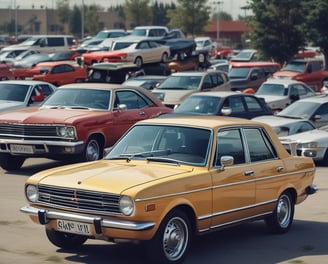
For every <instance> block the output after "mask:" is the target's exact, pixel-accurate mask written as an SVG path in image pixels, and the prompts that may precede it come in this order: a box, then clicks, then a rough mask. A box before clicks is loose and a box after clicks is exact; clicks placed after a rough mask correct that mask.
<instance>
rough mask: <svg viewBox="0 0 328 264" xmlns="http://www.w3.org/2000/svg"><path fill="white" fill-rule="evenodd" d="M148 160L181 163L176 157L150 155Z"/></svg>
mask: <svg viewBox="0 0 328 264" xmlns="http://www.w3.org/2000/svg"><path fill="white" fill-rule="evenodd" d="M147 161H154V162H166V163H174V164H177V165H180V162H179V161H177V160H175V159H170V158H164V157H148V158H147Z"/></svg>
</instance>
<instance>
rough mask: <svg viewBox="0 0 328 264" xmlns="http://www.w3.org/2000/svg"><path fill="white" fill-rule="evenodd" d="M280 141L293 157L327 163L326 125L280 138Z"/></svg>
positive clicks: (327, 137) (327, 129)
mask: <svg viewBox="0 0 328 264" xmlns="http://www.w3.org/2000/svg"><path fill="white" fill-rule="evenodd" d="M280 141H281V143H282V144H283V145H284V147H285V148H286V149H287V150H288V151H289V152H290V153H291V154H293V155H297V156H304V157H311V158H313V160H315V161H324V162H327V161H328V151H327V150H328V125H327V126H322V127H320V128H318V129H314V130H311V131H307V132H304V133H299V134H295V135H291V136H287V137H281V138H280Z"/></svg>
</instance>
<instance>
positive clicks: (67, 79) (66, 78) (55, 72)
mask: <svg viewBox="0 0 328 264" xmlns="http://www.w3.org/2000/svg"><path fill="white" fill-rule="evenodd" d="M74 73H75V69H74V68H73V67H72V66H70V65H66V64H62V65H57V66H55V67H54V68H53V69H52V70H51V72H50V74H49V75H48V78H49V79H48V80H47V81H48V82H50V83H56V84H57V85H58V86H59V85H63V84H67V83H72V82H74V81H75V79H74V78H75V75H74Z"/></svg>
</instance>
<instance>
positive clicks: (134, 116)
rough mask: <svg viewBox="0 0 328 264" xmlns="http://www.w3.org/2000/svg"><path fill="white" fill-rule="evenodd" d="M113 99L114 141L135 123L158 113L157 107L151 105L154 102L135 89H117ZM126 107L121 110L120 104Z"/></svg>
mask: <svg viewBox="0 0 328 264" xmlns="http://www.w3.org/2000/svg"><path fill="white" fill-rule="evenodd" d="M113 96H114V101H113V114H114V119H113V131H112V133H113V140H114V142H115V141H116V140H117V139H119V138H120V137H121V135H122V134H123V133H124V132H125V131H126V130H127V129H128V128H129V127H131V126H132V125H133V124H134V123H136V122H138V121H140V120H143V119H148V118H150V117H152V115H153V114H155V113H156V111H158V110H156V107H149V106H150V105H151V104H152V102H151V101H150V100H149V99H148V98H147V97H145V96H144V95H142V94H140V93H138V92H137V91H134V90H125V89H122V90H119V91H115V94H114V95H113ZM123 105H124V107H126V110H120V109H119V106H123Z"/></svg>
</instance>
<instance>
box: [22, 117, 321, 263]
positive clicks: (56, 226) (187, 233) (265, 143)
mask: <svg viewBox="0 0 328 264" xmlns="http://www.w3.org/2000/svg"><path fill="white" fill-rule="evenodd" d="M136 139H138V140H136ZM314 176H315V166H314V163H313V160H312V159H311V158H307V157H296V156H291V155H290V154H288V152H287V151H286V150H285V149H284V148H283V146H282V145H281V143H280V142H279V139H278V138H277V136H276V135H275V133H274V132H273V131H272V130H271V128H270V127H269V126H268V125H265V124H261V123H258V122H254V121H250V120H245V119H238V118H222V117H221V118H218V117H210V116H206V117H205V116H198V117H195V116H193V117H190V116H189V117H185V118H181V117H170V118H164V117H163V118H155V119H151V120H144V121H141V122H139V123H137V124H136V125H134V126H133V128H132V129H130V130H129V131H128V132H127V134H125V135H124V136H123V137H122V138H121V139H120V140H119V141H118V143H117V144H115V146H114V147H113V149H112V150H111V151H110V152H109V154H108V155H107V156H106V157H105V158H104V159H103V160H100V161H95V162H85V163H80V164H75V165H70V166H64V167H57V168H54V169H52V170H46V171H42V172H40V173H38V174H35V175H33V176H31V177H30V178H28V179H27V181H26V184H25V196H26V199H27V201H28V205H27V206H23V207H22V208H21V209H20V210H21V212H23V213H25V214H27V215H29V216H30V218H31V219H32V220H33V221H34V222H35V223H37V224H41V225H43V226H44V229H45V233H46V235H47V238H48V240H49V241H50V242H51V243H52V244H54V245H55V246H57V247H59V248H63V249H70V250H72V248H73V249H76V248H79V247H80V246H82V245H83V244H84V242H85V241H86V240H87V239H89V238H91V239H95V238H96V239H97V238H99V239H104V238H107V239H106V240H108V241H112V240H114V241H115V242H119V241H122V240H123V241H144V242H145V243H144V246H145V249H146V251H145V253H146V254H147V257H148V259H149V263H172V264H173V263H182V262H183V259H184V258H185V257H186V254H187V252H188V250H189V249H190V243H191V241H192V238H193V236H195V235H201V234H206V233H207V232H210V231H214V230H217V229H220V228H223V227H230V226H232V225H236V224H240V223H244V222H245V221H247V222H249V221H254V220H259V219H264V221H265V223H266V226H267V228H268V230H269V231H270V232H271V233H279V234H282V233H286V232H288V230H289V229H290V228H291V226H292V223H293V217H294V210H295V205H296V204H299V203H301V202H303V201H304V200H305V199H306V198H307V197H308V196H309V195H310V194H313V193H315V192H316V190H317V187H316V186H315V185H314V184H313V182H314ZM147 263H148V262H147Z"/></svg>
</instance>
